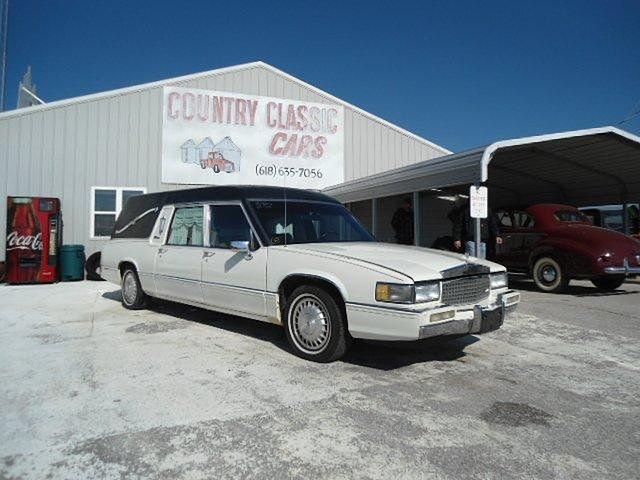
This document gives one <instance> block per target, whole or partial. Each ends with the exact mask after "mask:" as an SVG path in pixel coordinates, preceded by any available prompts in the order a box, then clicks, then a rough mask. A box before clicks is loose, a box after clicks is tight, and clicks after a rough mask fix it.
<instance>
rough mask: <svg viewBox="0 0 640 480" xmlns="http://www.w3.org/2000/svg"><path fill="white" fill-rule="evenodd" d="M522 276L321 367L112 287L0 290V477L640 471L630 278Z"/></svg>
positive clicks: (265, 335)
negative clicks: (135, 306)
mask: <svg viewBox="0 0 640 480" xmlns="http://www.w3.org/2000/svg"><path fill="white" fill-rule="evenodd" d="M514 286H516V287H517V288H519V289H521V290H522V293H523V303H522V305H521V309H520V310H519V312H518V313H517V314H516V315H514V316H513V317H512V318H510V319H509V320H508V321H507V323H506V324H505V326H504V327H503V328H502V329H501V330H499V331H496V332H492V333H489V334H486V335H483V336H481V337H474V336H469V337H466V338H462V339H458V340H456V341H449V342H433V341H432V342H428V343H423V344H420V345H415V344H414V345H410V346H389V345H376V344H373V345H372V344H367V343H358V344H356V345H355V346H354V348H353V350H352V351H351V353H350V354H349V355H348V356H347V357H346V358H345V359H344V360H343V361H339V362H336V363H333V364H330V365H318V364H314V363H310V362H306V361H304V360H301V359H299V358H297V357H294V356H293V355H291V354H290V353H288V351H287V347H286V343H285V341H284V337H283V335H282V332H281V330H280V329H279V328H278V327H276V326H273V325H266V324H261V323H258V322H254V321H251V320H246V319H241V318H235V317H227V316H221V315H217V314H214V313H211V312H207V311H203V310H198V309H194V308H190V307H183V306H180V305H177V304H161V305H159V306H157V307H155V308H154V309H153V310H149V311H139V312H131V311H128V310H125V309H123V308H122V306H121V305H120V303H119V290H118V289H117V287H115V286H113V285H110V284H108V283H105V282H97V283H96V282H80V283H60V284H56V285H51V286H15V287H11V286H0V384H1V387H0V479H15V478H24V479H46V478H60V479H75V478H77V479H88V478H127V479H135V478H165V479H178V478H187V479H200V478H305V479H307V478H322V477H325V478H327V477H328V478H384V479H388V478H403V479H405V478H442V479H449V478H451V479H460V478H474V479H475V478H477V479H522V478H544V479H546V478H563V479H564V478H576V479H578V478H580V479H586V478H588V479H596V478H597V479H605V478H607V479H609V478H619V479H630V478H638V469H639V468H640V352H639V349H638V340H639V338H640V308H639V307H640V283H627V284H625V285H624V286H623V287H622V288H621V289H620V291H618V292H615V293H613V294H599V293H597V292H596V291H595V289H593V288H592V287H591V286H590V285H589V284H587V283H578V282H576V283H575V284H574V285H573V286H572V288H571V290H570V291H569V292H568V294H564V295H545V294H541V293H538V292H536V291H535V290H534V289H533V288H532V287H531V284H530V283H529V282H520V283H515V284H514Z"/></svg>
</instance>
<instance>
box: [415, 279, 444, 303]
mask: <svg viewBox="0 0 640 480" xmlns="http://www.w3.org/2000/svg"><path fill="white" fill-rule="evenodd" d="M436 300H440V282H424V283H416V303H423V302H435V301H436Z"/></svg>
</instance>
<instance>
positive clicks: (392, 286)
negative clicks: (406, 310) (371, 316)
mask: <svg viewBox="0 0 640 480" xmlns="http://www.w3.org/2000/svg"><path fill="white" fill-rule="evenodd" d="M414 294H415V291H414V288H413V285H402V284H399V283H382V282H378V283H376V300H377V301H378V302H389V303H413V298H414Z"/></svg>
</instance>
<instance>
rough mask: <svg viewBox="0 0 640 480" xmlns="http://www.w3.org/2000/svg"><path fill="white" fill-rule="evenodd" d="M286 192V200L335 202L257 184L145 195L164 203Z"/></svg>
mask: <svg viewBox="0 0 640 480" xmlns="http://www.w3.org/2000/svg"><path fill="white" fill-rule="evenodd" d="M285 192H286V197H287V200H316V201H323V202H327V201H330V202H336V203H337V200H334V199H332V198H330V197H328V196H327V195H324V194H322V193H319V192H316V191H311V190H302V189H299V188H285V187H265V186H259V185H229V186H218V187H202V188H186V189H182V190H169V191H165V192H158V193H151V194H147V196H149V197H151V196H153V195H156V196H157V197H159V198H162V199H163V204H164V205H171V204H174V203H187V202H206V201H224V200H245V201H246V200H250V199H253V198H260V199H274V200H275V199H278V198H284V197H285Z"/></svg>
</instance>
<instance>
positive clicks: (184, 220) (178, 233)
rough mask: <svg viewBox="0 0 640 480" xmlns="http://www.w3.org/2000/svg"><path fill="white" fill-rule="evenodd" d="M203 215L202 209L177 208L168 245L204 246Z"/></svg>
mask: <svg viewBox="0 0 640 480" xmlns="http://www.w3.org/2000/svg"><path fill="white" fill-rule="evenodd" d="M203 213H204V211H203V209H202V207H178V208H176V212H175V213H174V215H173V221H172V222H171V229H170V230H169V240H167V244H168V245H175V246H182V247H202V246H204V243H203V236H202V232H203V230H202V226H203V224H204V222H203V220H204V215H203Z"/></svg>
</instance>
